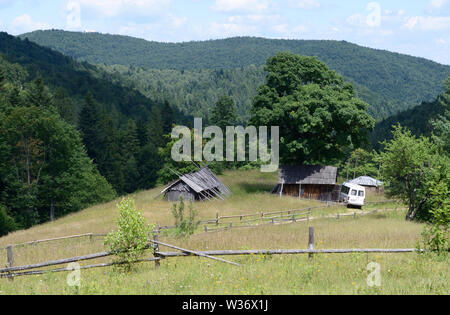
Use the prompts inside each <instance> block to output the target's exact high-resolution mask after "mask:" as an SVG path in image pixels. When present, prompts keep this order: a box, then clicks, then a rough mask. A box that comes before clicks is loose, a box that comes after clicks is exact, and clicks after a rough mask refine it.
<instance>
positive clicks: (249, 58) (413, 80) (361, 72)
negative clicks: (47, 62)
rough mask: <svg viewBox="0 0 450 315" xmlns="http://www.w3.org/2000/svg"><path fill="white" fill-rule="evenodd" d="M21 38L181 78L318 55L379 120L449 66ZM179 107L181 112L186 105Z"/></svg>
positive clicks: (427, 91)
mask: <svg viewBox="0 0 450 315" xmlns="http://www.w3.org/2000/svg"><path fill="white" fill-rule="evenodd" d="M21 37H22V38H25V37H27V38H29V39H30V40H31V41H34V42H36V43H38V44H40V45H43V46H47V47H51V48H53V49H56V50H58V51H60V52H62V53H64V54H66V55H69V56H72V57H74V58H76V59H78V60H85V61H88V62H90V63H94V64H106V65H124V66H135V67H142V68H144V69H160V70H161V69H163V70H167V69H175V70H178V71H180V75H182V74H183V70H192V71H199V70H202V69H212V70H218V71H222V70H227V69H228V70H231V69H236V68H238V69H239V68H242V67H247V66H249V65H256V66H262V65H263V64H264V63H265V62H266V60H267V58H268V57H270V56H273V55H274V54H276V53H277V52H279V51H291V52H294V53H298V54H302V55H309V56H318V57H319V59H320V60H322V61H324V62H325V63H327V64H328V65H329V66H330V68H331V69H333V70H336V71H337V72H339V73H340V74H342V75H343V76H344V77H345V78H346V79H347V80H349V81H350V82H352V83H354V84H355V85H356V89H357V92H358V94H359V95H360V97H362V98H363V99H364V100H365V101H367V102H368V103H369V104H370V105H371V110H370V111H371V114H372V115H373V116H375V117H376V118H378V119H382V118H387V117H389V116H391V115H393V114H395V113H398V112H401V111H404V110H406V109H409V108H412V107H414V106H417V105H418V104H420V103H421V102H422V101H432V100H434V99H435V98H436V97H437V95H439V94H440V93H441V92H442V91H443V86H442V82H443V80H444V79H445V78H446V77H447V75H449V74H450V67H449V66H445V65H441V64H438V63H435V62H432V61H429V60H426V59H423V58H416V57H411V56H406V55H402V54H397V53H391V52H388V51H382V50H375V49H370V48H365V47H361V46H358V45H355V44H351V43H348V42H339V41H312V40H274V39H264V38H249V37H239V38H229V39H223V40H210V41H203V42H188V43H176V44H175V43H158V42H149V41H146V40H142V39H136V38H132V37H126V36H119V35H106V34H99V33H77V32H65V31H57V30H52V31H37V32H33V33H28V34H24V35H22V36H21ZM241 70H242V71H245V69H241ZM172 74H173V73H172ZM182 80H184V78H183V79H182ZM161 81H164V78H162V80H161ZM196 83H198V84H206V83H205V82H196ZM241 83H242V84H246V82H241ZM262 83H263V82H261V83H260V84H262ZM162 88H163V89H164V86H162ZM239 97H241V96H239ZM241 98H242V97H241ZM177 105H179V104H177ZM182 105H184V107H186V102H185V104H182ZM182 107H183V106H182Z"/></svg>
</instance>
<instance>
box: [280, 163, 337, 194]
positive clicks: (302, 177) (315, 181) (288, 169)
mask: <svg viewBox="0 0 450 315" xmlns="http://www.w3.org/2000/svg"><path fill="white" fill-rule="evenodd" d="M337 176H338V170H337V168H336V167H332V166H321V165H301V166H281V167H280V169H279V171H278V177H279V179H278V185H277V186H276V187H275V188H274V190H273V193H274V194H279V195H280V196H283V195H284V196H291V197H299V198H306V199H315V200H320V201H337V200H338V199H339V193H340V186H338V185H337Z"/></svg>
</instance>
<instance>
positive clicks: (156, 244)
mask: <svg viewBox="0 0 450 315" xmlns="http://www.w3.org/2000/svg"><path fill="white" fill-rule="evenodd" d="M158 239H159V237H158V234H156V233H155V234H154V235H153V240H154V241H155V242H158ZM154 251H155V254H154V256H155V257H156V258H160V256H159V255H158V254H156V253H157V252H159V244H158V243H155V246H154ZM160 266H161V263H160V262H159V260H155V268H156V269H158V268H159V267H160Z"/></svg>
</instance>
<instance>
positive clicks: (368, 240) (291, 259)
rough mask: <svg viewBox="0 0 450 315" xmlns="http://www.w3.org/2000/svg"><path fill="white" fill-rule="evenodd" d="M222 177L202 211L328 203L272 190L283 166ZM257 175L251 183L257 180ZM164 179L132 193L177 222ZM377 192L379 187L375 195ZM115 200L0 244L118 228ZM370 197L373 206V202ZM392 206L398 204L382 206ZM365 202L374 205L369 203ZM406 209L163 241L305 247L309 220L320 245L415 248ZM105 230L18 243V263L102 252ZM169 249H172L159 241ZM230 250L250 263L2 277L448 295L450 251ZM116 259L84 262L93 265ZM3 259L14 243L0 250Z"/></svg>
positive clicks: (162, 288)
mask: <svg viewBox="0 0 450 315" xmlns="http://www.w3.org/2000/svg"><path fill="white" fill-rule="evenodd" d="M221 179H222V180H223V181H224V182H225V184H227V185H228V186H229V187H230V188H231V190H232V191H233V196H232V197H231V198H230V199H229V200H227V201H224V202H219V201H217V202H216V201H213V202H208V203H197V204H195V208H196V209H197V210H198V211H199V213H200V218H201V219H211V218H214V217H215V215H216V213H219V214H220V215H239V214H243V213H244V214H252V213H257V212H261V211H278V210H288V209H302V208H306V207H311V206H317V205H320V203H318V202H315V201H308V200H300V199H297V198H279V197H278V196H274V195H270V194H268V193H267V191H270V190H271V189H272V188H273V186H274V185H275V183H276V181H277V178H276V174H262V173H260V172H258V171H245V172H244V171H242V172H226V173H225V174H224V175H223V176H221ZM249 183H251V184H249ZM160 191H161V188H158V189H154V190H151V191H147V192H141V193H138V194H134V195H133V196H131V197H132V198H134V199H135V201H136V206H137V207H138V209H142V210H143V212H144V215H145V217H146V218H147V220H148V221H149V222H151V223H160V224H161V225H172V224H173V218H172V216H171V213H170V207H171V204H170V203H167V202H164V201H161V200H154V198H155V196H157V195H158V194H159V192H160ZM374 198H376V199H377V201H378V200H380V199H381V197H380V196H375V197H374ZM116 203H117V201H116V202H112V203H109V204H105V205H99V206H96V207H93V208H91V209H87V210H85V211H82V212H79V213H76V214H72V215H69V216H67V217H64V218H61V219H59V220H57V221H56V222H53V223H48V224H44V225H41V226H37V227H34V228H32V229H30V230H27V231H19V232H16V233H12V234H11V235H8V236H7V237H4V238H1V239H0V247H5V246H6V245H8V244H16V243H21V242H25V241H30V240H35V239H44V238H51V237H58V236H65V235H74V234H82V233H89V232H93V233H100V234H103V233H107V232H109V231H110V230H111V229H113V228H114V221H115V218H116V216H117V213H118V211H117V208H116V207H115V204H116ZM371 207H372V206H369V207H368V208H371ZM376 207H377V208H381V207H394V205H389V204H388V205H383V206H376ZM365 210H367V209H365ZM346 211H348V212H350V213H352V212H354V211H357V210H353V209H349V210H347V209H346V208H342V207H341V208H326V207H325V208H323V209H321V210H319V212H318V214H316V213H315V215H319V216H320V214H324V215H325V214H330V213H345V212H346ZM404 217H405V212H404V211H400V210H399V211H390V212H380V213H377V214H372V215H370V216H365V217H358V218H357V219H354V218H353V217H345V218H341V219H340V220H336V219H318V220H316V221H312V222H310V224H308V223H307V222H299V223H295V224H288V225H278V226H262V227H257V228H252V229H234V230H230V231H224V232H217V233H208V234H205V233H198V234H196V235H194V236H192V237H190V238H188V239H176V238H171V237H169V236H164V235H162V236H161V238H160V240H161V241H163V242H167V243H170V244H173V245H178V246H180V247H183V248H188V249H192V250H199V251H201V250H222V249H235V250H241V249H242V250H245V249H306V248H307V244H308V228H309V225H312V226H314V228H315V232H316V248H317V249H343V248H415V247H416V244H417V242H418V241H419V240H420V237H421V232H422V230H423V225H422V224H418V223H411V222H406V221H405V220H404ZM104 250H105V248H104V246H103V239H102V238H97V237H94V238H92V239H90V238H89V237H87V238H82V239H76V240H63V241H55V242H50V243H43V244H38V245H31V246H25V247H18V248H14V260H15V265H23V264H28V263H37V262H43V261H48V260H53V259H59V258H67V257H74V256H79V255H84V254H90V253H95V252H100V251H104ZM161 250H163V251H172V250H170V249H167V248H164V247H161ZM226 259H229V260H232V261H235V262H238V263H241V264H242V267H240V268H239V267H234V266H230V265H226V264H222V263H220V262H215V261H212V260H208V259H204V258H195V257H189V258H173V259H167V260H163V261H162V262H161V267H160V268H159V269H158V270H156V269H155V267H154V264H153V263H152V264H150V263H146V264H139V265H138V266H137V268H136V270H135V271H134V272H131V273H128V274H120V273H118V272H116V271H115V270H114V268H103V269H93V270H83V271H82V280H81V282H82V283H81V288H80V289H79V290H77V289H76V288H71V287H69V286H68V285H67V283H66V277H67V274H66V273H58V274H46V275H42V276H31V277H19V278H16V279H15V280H14V282H10V281H8V280H6V279H0V292H1V293H0V294H74V293H80V294H151V295H155V294H188V295H203V294H219V295H234V294H256V295H259V294H449V292H450V290H449V285H448V284H449V278H450V277H449V274H450V273H449V271H450V270H449V262H448V258H439V257H434V256H429V255H419V254H339V255H337V254H326V255H315V257H314V259H313V260H312V261H309V260H308V256H307V255H298V256H246V257H243V256H236V257H228V258H226ZM106 261H109V260H108V259H100V260H95V261H89V262H84V263H83V264H84V265H90V264H94V263H99V262H106ZM370 262H378V263H379V264H380V265H381V276H382V285H381V287H379V288H369V287H368V286H367V283H366V279H367V276H368V274H369V272H368V271H367V270H366V268H367V265H368V263H370ZM0 264H1V265H2V266H4V265H5V264H6V251H5V250H0Z"/></svg>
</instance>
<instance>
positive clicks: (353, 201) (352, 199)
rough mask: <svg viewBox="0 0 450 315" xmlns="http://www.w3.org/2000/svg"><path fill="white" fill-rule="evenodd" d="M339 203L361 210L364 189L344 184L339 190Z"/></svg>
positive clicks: (364, 197)
mask: <svg viewBox="0 0 450 315" xmlns="http://www.w3.org/2000/svg"><path fill="white" fill-rule="evenodd" d="M339 201H340V202H343V203H345V204H347V205H348V206H354V207H358V208H362V207H363V206H364V204H365V201H366V188H364V187H363V186H359V185H356V184H350V183H344V184H343V185H342V188H341V194H340V196H339Z"/></svg>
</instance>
